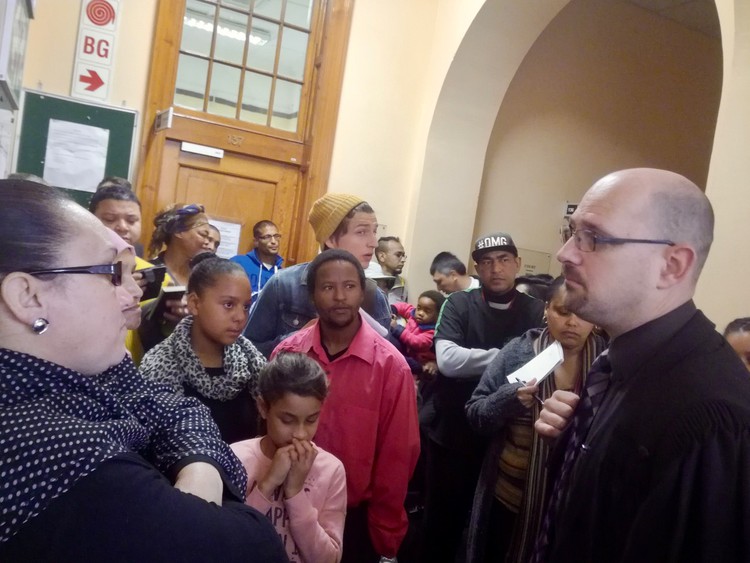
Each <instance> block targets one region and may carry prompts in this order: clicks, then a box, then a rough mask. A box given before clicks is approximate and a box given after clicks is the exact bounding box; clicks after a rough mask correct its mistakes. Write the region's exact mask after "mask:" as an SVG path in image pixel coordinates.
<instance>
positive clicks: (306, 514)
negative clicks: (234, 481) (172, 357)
mask: <svg viewBox="0 0 750 563" xmlns="http://www.w3.org/2000/svg"><path fill="white" fill-rule="evenodd" d="M327 391H328V383H327V381H326V375H325V372H324V371H323V369H322V368H321V367H320V365H318V364H317V363H316V362H315V360H312V359H310V358H308V357H307V356H305V355H304V354H298V353H293V352H287V353H281V354H279V355H277V356H276V357H275V358H274V359H273V360H272V361H271V362H269V363H268V364H267V365H266V366H265V367H264V368H263V370H262V371H261V372H260V376H259V379H258V398H257V403H258V411H259V412H260V414H261V416H262V417H263V419H264V421H265V426H266V432H267V433H266V435H265V436H262V437H260V438H253V439H251V440H244V441H242V442H236V443H234V444H232V449H233V450H234V453H235V454H237V457H238V458H239V459H240V461H242V464H243V465H244V466H245V469H246V470H247V475H248V481H247V483H248V488H247V495H246V499H245V501H246V503H247V504H248V505H250V506H252V507H253V508H256V509H257V510H259V511H260V512H262V513H263V514H265V515H266V517H267V518H268V519H269V520H270V521H271V523H272V524H273V525H274V526H275V528H276V530H277V531H278V533H279V536H280V537H281V541H282V543H283V544H284V546H285V547H286V552H287V555H288V556H289V561H290V562H291V563H338V561H340V560H341V541H342V537H343V533H344V520H345V518H346V475H345V474H344V466H343V464H342V463H341V462H340V461H339V460H338V458H336V457H335V456H333V455H332V454H330V453H328V452H326V451H324V450H322V449H320V448H318V447H317V446H315V444H313V442H312V438H313V436H314V435H315V431H316V430H317V429H318V419H319V417H320V410H321V407H322V405H323V400H324V399H325V396H326V393H327Z"/></svg>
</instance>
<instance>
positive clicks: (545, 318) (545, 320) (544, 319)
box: [542, 314, 547, 326]
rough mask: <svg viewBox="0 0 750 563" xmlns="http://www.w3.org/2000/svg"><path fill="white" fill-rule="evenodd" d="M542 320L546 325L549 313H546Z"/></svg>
mask: <svg viewBox="0 0 750 563" xmlns="http://www.w3.org/2000/svg"><path fill="white" fill-rule="evenodd" d="M542 322H543V323H544V326H547V315H546V314H545V315H544V316H543V317H542Z"/></svg>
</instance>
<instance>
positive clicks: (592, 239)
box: [565, 228, 675, 252]
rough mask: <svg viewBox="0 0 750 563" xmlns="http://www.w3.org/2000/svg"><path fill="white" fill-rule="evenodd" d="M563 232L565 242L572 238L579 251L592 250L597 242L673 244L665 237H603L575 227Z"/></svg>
mask: <svg viewBox="0 0 750 563" xmlns="http://www.w3.org/2000/svg"><path fill="white" fill-rule="evenodd" d="M565 234H566V235H569V236H568V237H567V238H566V239H565V242H567V241H568V239H570V238H572V239H573V243H574V244H575V245H576V248H577V249H578V250H580V251H581V252H594V251H595V250H596V245H597V244H628V243H637V244H665V245H667V246H674V245H675V243H674V242H673V241H671V240H666V239H647V238H617V237H604V236H602V235H597V234H596V233H595V232H594V231H589V230H587V229H581V230H577V229H573V228H571V229H570V230H569V231H568V232H566V233H565Z"/></svg>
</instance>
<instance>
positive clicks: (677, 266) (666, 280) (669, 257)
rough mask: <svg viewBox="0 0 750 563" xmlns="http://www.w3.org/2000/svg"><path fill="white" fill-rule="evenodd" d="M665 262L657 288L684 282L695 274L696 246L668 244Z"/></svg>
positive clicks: (665, 251)
mask: <svg viewBox="0 0 750 563" xmlns="http://www.w3.org/2000/svg"><path fill="white" fill-rule="evenodd" d="M663 257H664V263H663V264H662V266H661V270H660V272H659V274H660V275H659V282H658V284H657V286H656V287H657V288H659V289H667V288H670V287H672V286H674V285H677V284H678V283H682V282H684V281H685V280H686V279H687V278H688V277H691V276H692V275H693V270H694V268H695V262H696V259H697V256H696V252H695V249H694V248H691V247H690V246H688V245H686V244H675V245H674V246H667V247H666V249H665V250H664V254H663Z"/></svg>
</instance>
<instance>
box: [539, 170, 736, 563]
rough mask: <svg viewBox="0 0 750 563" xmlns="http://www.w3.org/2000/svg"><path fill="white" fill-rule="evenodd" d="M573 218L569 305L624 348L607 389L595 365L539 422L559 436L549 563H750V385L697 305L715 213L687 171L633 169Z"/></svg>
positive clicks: (543, 547)
mask: <svg viewBox="0 0 750 563" xmlns="http://www.w3.org/2000/svg"><path fill="white" fill-rule="evenodd" d="M570 224H571V238H570V239H569V240H568V241H567V242H566V243H565V245H564V246H563V247H562V249H561V250H560V251H559V252H558V255H557V258H558V260H559V261H560V262H562V268H563V274H564V276H565V279H566V282H565V286H566V290H567V291H566V302H565V306H566V307H567V308H568V309H569V310H570V311H572V312H574V313H576V314H577V315H579V316H580V317H582V318H584V319H586V320H588V321H590V322H593V323H596V324H597V325H599V326H601V327H602V328H604V329H605V330H606V331H607V332H608V333H609V335H610V337H611V338H612V340H611V344H610V347H609V351H608V353H607V358H608V362H606V361H605V362H603V363H601V364H600V365H602V366H604V367H605V369H603V370H601V371H599V373H598V375H601V374H602V373H605V374H608V375H605V377H604V378H598V379H597V382H598V383H597V388H596V389H594V388H593V387H592V386H590V385H588V381H590V380H592V378H593V377H594V375H595V374H594V373H593V371H594V370H592V373H591V374H589V378H588V379H587V386H586V388H585V389H584V390H583V392H582V395H581V398H580V401H579V397H578V396H577V395H575V394H574V393H571V392H569V391H555V393H554V394H553V395H552V396H551V397H550V398H549V399H548V400H547V401H545V403H544V408H543V409H542V411H541V413H540V416H539V418H538V419H537V421H536V424H535V426H536V431H537V432H538V433H539V434H541V435H542V436H544V437H547V438H553V439H556V442H558V443H557V444H556V448H555V450H554V451H553V452H552V455H551V460H552V462H551V468H550V472H551V473H552V480H551V483H553V485H552V487H551V488H552V489H553V491H552V495H551V501H550V503H549V505H548V508H547V514H546V517H545V521H544V524H543V526H542V532H541V534H540V537H539V539H538V542H537V549H536V554H535V558H534V561H551V562H565V561H571V562H572V561H576V562H586V561H592V562H593V561H597V562H601V561H618V562H636V561H637V562H639V563H640V562H643V561H654V562H656V561H658V562H664V561H702V562H706V563H708V562H716V561H722V562H727V561H738V562H739V561H750V378H749V377H748V374H747V372H746V370H745V369H744V367H743V366H742V364H741V362H740V361H739V359H738V358H737V357H736V355H735V354H734V353H733V351H732V349H731V348H730V347H729V345H728V344H727V343H726V342H725V340H724V338H722V336H721V335H720V334H719V333H717V332H716V331H715V330H714V325H713V324H712V323H711V322H710V321H709V320H708V319H706V317H705V316H704V315H703V313H701V312H700V311H699V310H697V309H696V307H695V305H694V304H693V301H692V298H693V294H694V292H695V286H696V283H697V281H698V276H699V275H700V272H701V269H702V267H703V265H704V263H705V261H706V258H707V256H708V251H709V248H710V246H711V242H712V240H713V226H714V218H713V211H712V209H711V204H710V203H709V201H708V199H707V198H706V196H705V194H704V193H703V192H702V191H701V190H700V189H699V188H698V187H697V186H696V185H695V184H693V183H692V182H691V181H689V180H688V179H686V178H684V177H683V176H680V175H678V174H675V173H672V172H667V171H664V170H654V169H632V170H623V171H620V172H615V173H613V174H610V175H608V176H606V177H604V178H603V179H601V180H599V181H598V182H597V183H596V184H594V186H593V187H592V188H591V189H590V190H589V191H588V192H586V194H585V195H584V197H583V199H582V200H581V203H580V205H579V206H578V208H577V210H576V212H575V213H574V214H573V216H572V217H571V221H570ZM602 359H604V358H602ZM607 363H608V364H609V367H608V368H607V366H606V364H607ZM596 405H598V407H597V406H596ZM592 416H593V418H592ZM555 460H557V462H556V463H555Z"/></svg>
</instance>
